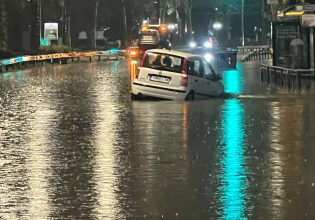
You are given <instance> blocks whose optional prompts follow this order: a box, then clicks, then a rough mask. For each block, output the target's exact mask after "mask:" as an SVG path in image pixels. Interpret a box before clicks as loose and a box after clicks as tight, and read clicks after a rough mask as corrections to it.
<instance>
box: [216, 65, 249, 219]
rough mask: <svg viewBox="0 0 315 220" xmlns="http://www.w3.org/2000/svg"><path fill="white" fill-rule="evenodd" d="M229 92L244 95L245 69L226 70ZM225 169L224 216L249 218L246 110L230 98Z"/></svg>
mask: <svg viewBox="0 0 315 220" xmlns="http://www.w3.org/2000/svg"><path fill="white" fill-rule="evenodd" d="M224 84H225V88H226V92H229V93H234V94H240V93H241V92H242V90H243V85H242V77H241V72H239V71H235V70H233V71H227V72H225V73H224ZM222 112H223V116H222V127H221V131H222V138H223V139H222V145H223V146H222V147H223V156H222V159H221V166H222V171H221V173H220V175H221V176H220V179H221V181H222V182H221V184H220V187H219V197H220V203H221V205H222V207H221V210H222V212H221V213H220V218H221V219H245V218H246V217H245V216H246V215H245V211H246V197H247V196H246V190H247V187H248V183H247V181H246V174H247V171H246V168H245V167H244V136H245V135H244V109H243V105H242V103H241V101H240V100H238V99H228V100H226V102H225V104H224V106H223V108H222Z"/></svg>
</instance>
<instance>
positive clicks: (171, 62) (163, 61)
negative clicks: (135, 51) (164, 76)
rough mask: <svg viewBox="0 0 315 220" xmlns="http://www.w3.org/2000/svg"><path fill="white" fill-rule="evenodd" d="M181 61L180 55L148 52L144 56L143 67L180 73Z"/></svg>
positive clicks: (182, 61)
mask: <svg viewBox="0 0 315 220" xmlns="http://www.w3.org/2000/svg"><path fill="white" fill-rule="evenodd" d="M183 63H184V58H182V57H178V56H173V55H170V54H161V53H152V52H149V53H147V54H146V56H145V58H144V62H143V67H147V68H152V69H157V70H166V71H171V72H176V73H181V72H182V69H183Z"/></svg>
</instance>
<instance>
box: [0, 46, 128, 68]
mask: <svg viewBox="0 0 315 220" xmlns="http://www.w3.org/2000/svg"><path fill="white" fill-rule="evenodd" d="M122 54H124V52H123V51H120V50H109V51H91V52H71V53H55V54H47V55H34V56H20V57H14V58H10V59H4V60H0V72H5V71H8V70H9V68H10V67H15V66H17V65H18V66H19V67H21V66H22V65H23V64H25V63H37V62H42V63H44V62H49V63H53V62H56V61H58V62H59V63H67V62H68V60H69V59H71V60H72V61H74V59H77V60H78V61H79V60H80V58H81V57H88V58H89V60H90V61H92V58H93V57H97V58H98V60H99V61H101V59H102V58H105V59H106V60H112V59H118V57H119V56H120V55H122Z"/></svg>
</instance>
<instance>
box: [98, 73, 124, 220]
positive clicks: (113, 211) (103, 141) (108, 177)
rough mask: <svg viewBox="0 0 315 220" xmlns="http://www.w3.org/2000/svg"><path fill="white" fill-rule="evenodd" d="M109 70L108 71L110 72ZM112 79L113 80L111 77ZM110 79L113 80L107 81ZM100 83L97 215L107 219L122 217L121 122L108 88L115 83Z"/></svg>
mask: <svg viewBox="0 0 315 220" xmlns="http://www.w3.org/2000/svg"><path fill="white" fill-rule="evenodd" d="M106 74H107V73H106ZM109 81H110V80H109ZM104 83H110V82H104ZM104 83H98V84H97V85H98V86H97V87H96V88H95V90H96V91H98V92H97V93H96V94H97V97H96V102H97V104H98V112H97V133H96V140H95V147H96V149H97V156H96V158H95V183H96V187H95V188H96V191H97V193H98V196H99V197H98V198H97V199H98V202H97V203H98V204H99V207H97V208H96V209H95V210H96V211H97V212H98V213H97V216H99V217H100V218H101V219H102V218H107V219H121V217H118V213H119V212H120V211H119V204H118V203H119V202H118V199H117V197H116V194H115V191H116V190H117V185H116V184H117V178H116V176H115V152H114V151H115V142H116V140H117V137H116V128H115V122H116V123H117V120H118V117H117V108H116V106H115V105H114V103H115V100H113V96H112V94H111V91H109V90H108V88H110V86H111V85H104Z"/></svg>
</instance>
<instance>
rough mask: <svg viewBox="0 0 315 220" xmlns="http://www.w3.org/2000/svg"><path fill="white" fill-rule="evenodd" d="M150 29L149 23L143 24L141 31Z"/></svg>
mask: <svg viewBox="0 0 315 220" xmlns="http://www.w3.org/2000/svg"><path fill="white" fill-rule="evenodd" d="M148 29H149V25H147V24H143V25H142V26H141V31H143V32H144V31H147V30H148Z"/></svg>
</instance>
